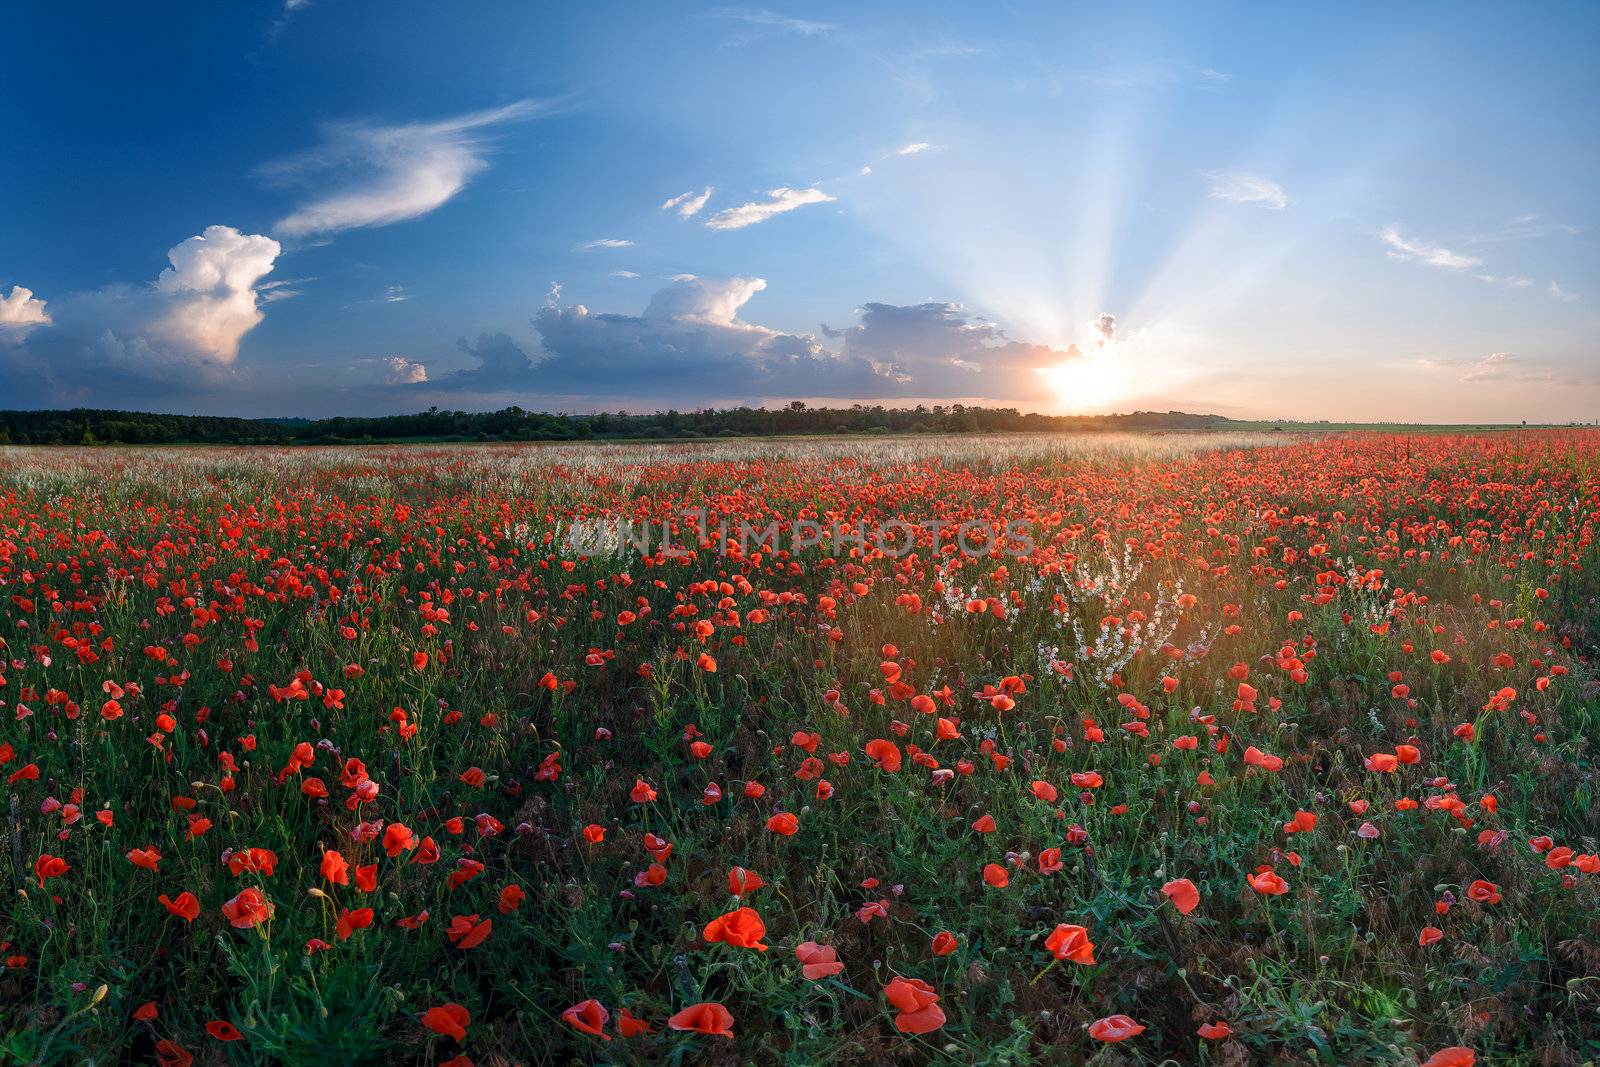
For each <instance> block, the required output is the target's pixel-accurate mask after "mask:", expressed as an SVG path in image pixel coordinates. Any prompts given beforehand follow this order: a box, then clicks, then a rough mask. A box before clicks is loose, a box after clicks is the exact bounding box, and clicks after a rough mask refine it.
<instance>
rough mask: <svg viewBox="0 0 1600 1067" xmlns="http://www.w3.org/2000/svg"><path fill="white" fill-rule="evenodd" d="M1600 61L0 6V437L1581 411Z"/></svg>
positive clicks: (1508, 23) (1572, 8) (1048, 37)
mask: <svg viewBox="0 0 1600 1067" xmlns="http://www.w3.org/2000/svg"><path fill="white" fill-rule="evenodd" d="M1597 45H1600V8H1596V7H1594V6H1593V5H1579V4H1573V5H1540V6H1538V7H1537V8H1527V9H1519V8H1516V7H1513V6H1511V5H1474V4H1438V5H1416V4H1414V5H1406V6H1405V7H1404V8H1397V7H1393V6H1389V5H1360V4H1357V5H1345V6H1342V7H1339V8H1337V9H1333V8H1327V9H1322V10H1318V11H1313V10H1310V9H1309V8H1307V7H1305V6H1303V5H1295V6H1294V7H1292V8H1284V7H1281V6H1269V5H1226V4H1208V5H1195V4H1172V5H1161V4H1151V5H1106V4H1097V5H1061V4H1040V5H1026V4H1006V5H991V4H970V3H950V4H939V3H919V4H903V5H891V4H881V5H855V4H808V5H804V6H793V7H790V6H775V7H771V8H767V7H718V6H697V5H681V4H615V3H589V4H582V5H534V4H509V3H508V4H466V3H463V4H451V5H441V4H436V3H435V4H426V5H425V4H410V3H401V2H392V3H385V4H382V5H373V4H356V3H350V2H345V0H291V2H290V3H288V4H287V5H286V4H285V3H283V2H282V0H276V2H273V3H267V2H262V3H230V4H215V3H193V4H169V5H158V6H155V7H152V6H148V5H141V6H133V5H112V4H104V5H99V6H98V7H97V8H96V9H95V10H94V11H93V13H92V14H91V15H85V14H84V13H83V10H82V9H74V10H73V11H72V12H71V13H69V12H68V10H67V9H65V8H64V7H63V6H62V5H59V4H49V5H47V4H27V3H24V4H19V5H14V6H13V7H12V8H11V9H9V10H8V14H7V32H6V33H5V34H4V35H3V37H0V89H3V90H4V98H5V99H6V100H7V101H8V103H9V106H8V109H7V110H8V116H7V118H6V120H5V126H4V129H5V137H4V139H3V144H4V148H3V150H0V197H3V198H4V204H3V208H0V406H30V407H39V406H68V405H94V406H121V407H139V408H146V409H155V410H171V411H204V412H213V413H220V414H245V415H327V414H370V413H380V412H383V413H387V412H400V411H411V410H418V409H421V408H425V407H427V406H429V405H431V404H439V405H440V406H447V407H465V408H492V407H499V406H504V405H505V404H509V403H519V404H522V405H523V406H525V407H530V408H539V409H545V410H567V411H588V410H596V409H601V408H603V409H607V410H616V409H618V408H624V409H627V410H634V411H638V410H653V409H655V408H658V407H665V406H676V407H680V408H682V407H693V406H701V405H706V404H729V403H762V402H767V403H782V402H787V401H788V400H790V399H795V398H802V399H806V400H809V401H813V402H823V403H845V402H850V401H855V400H861V401H870V402H874V403H879V402H881V403H893V404H902V403H915V402H930V403H938V402H950V401H954V400H960V401H966V402H989V403H1003V404H1006V405H1010V406H1017V407H1021V408H1025V409H1030V410H1041V411H1052V412H1057V411H1061V412H1064V411H1104V410H1131V409H1133V408H1148V407H1156V408H1162V409H1165V408H1172V407H1176V408H1183V409H1186V410H1206V411H1218V412H1222V413H1226V414H1232V415H1239V416H1264V417H1276V416H1286V417H1301V418H1323V417H1325V418H1332V419H1408V420H1420V421H1455V420H1517V419H1524V418H1525V419H1529V420H1530V421H1533V420H1539V421H1544V420H1566V419H1592V418H1594V417H1596V416H1597V414H1600V411H1597V408H1600V355H1597V352H1596V346H1595V339H1596V337H1597V336H1600V332H1597V329H1596V327H1597V326H1600V317H1597V315H1596V311H1595V306H1596V302H1597V301H1600V255H1597V251H1600V248H1597V244H1596V239H1595V233H1596V230H1597V227H1600V218H1597V214H1600V195H1597V193H1600V188H1597V186H1600V179H1597V178H1596V175H1597V174H1600V124H1597V123H1596V122H1595V121H1594V119H1593V115H1594V111H1595V107H1596V104H1597V103H1600V75H1597V74H1596V73H1595V65H1594V64H1593V63H1592V62H1590V60H1592V57H1593V55H1594V53H1595V49H1596V46H1597ZM707 190H709V193H707ZM669 201H675V202H674V203H672V204H671V205H670V206H666V205H668V203H669ZM18 287H20V288H18Z"/></svg>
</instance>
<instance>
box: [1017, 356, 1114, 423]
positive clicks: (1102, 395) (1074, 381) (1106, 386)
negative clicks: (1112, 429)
mask: <svg viewBox="0 0 1600 1067" xmlns="http://www.w3.org/2000/svg"><path fill="white" fill-rule="evenodd" d="M1038 374H1039V377H1041V378H1043V379H1044V383H1045V385H1047V386H1048V387H1049V388H1050V391H1051V392H1052V393H1054V394H1055V397H1056V400H1057V401H1058V402H1059V403H1060V405H1061V407H1062V408H1064V409H1066V410H1068V411H1072V412H1083V413H1090V412H1097V411H1103V410H1108V409H1110V408H1111V407H1113V406H1114V405H1115V404H1116V403H1117V402H1118V401H1119V400H1122V399H1123V398H1124V397H1126V396H1127V395H1128V381H1127V374H1126V372H1125V370H1124V368H1123V367H1122V366H1121V365H1120V364H1119V363H1118V362H1117V361H1116V360H1114V359H1113V358H1112V357H1111V356H1109V355H1108V354H1105V353H1096V354H1094V355H1091V356H1084V357H1082V358H1080V359H1074V360H1068V361H1067V362H1065V363H1057V364H1054V365H1052V366H1049V367H1040V368H1039V369H1038Z"/></svg>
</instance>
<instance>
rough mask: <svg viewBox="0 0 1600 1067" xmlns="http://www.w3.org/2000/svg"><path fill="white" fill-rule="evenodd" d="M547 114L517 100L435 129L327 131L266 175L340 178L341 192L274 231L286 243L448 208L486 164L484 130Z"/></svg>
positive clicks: (432, 125)
mask: <svg viewBox="0 0 1600 1067" xmlns="http://www.w3.org/2000/svg"><path fill="white" fill-rule="evenodd" d="M549 107H550V105H549V104H547V103H542V102H540V101H536V100H521V101H518V102H517V103H514V104H508V105H507V106H505V107H499V108H493V109H490V110H487V111H475V112H472V113H470V114H466V115H458V116H456V117H454V118H449V119H443V120H441V121H438V122H417V123H408V124H405V125H400V126H376V125H370V124H364V123H342V124H339V125H335V126H331V127H329V128H328V130H327V131H326V134H325V137H324V143H323V144H322V146H321V147H319V148H316V149H314V150H312V151H310V152H307V153H304V154H303V155H300V156H296V157H294V158H291V159H288V160H285V161H283V162H281V163H278V164H276V165H274V166H272V167H270V168H268V169H267V171H266V173H267V175H268V177H270V178H273V179H276V180H279V181H284V182H291V181H302V182H303V181H306V180H307V179H308V178H309V177H310V176H311V175H318V176H325V175H327V174H330V173H332V174H335V175H338V176H340V177H341V178H343V179H344V183H343V187H342V188H338V189H336V191H334V192H332V193H327V194H325V195H322V196H319V197H317V198H316V199H313V200H311V201H309V202H308V203H306V204H303V205H301V206H300V207H299V208H297V209H296V210H295V211H294V212H292V213H291V214H289V215H287V216H285V217H284V218H282V219H280V220H279V221H278V223H277V225H276V226H275V227H274V230H275V231H276V232H277V233H279V234H281V235H283V236H286V237H307V236H312V235H321V234H330V233H336V232H338V231H340V230H349V229H355V228H357V227H363V226H387V225H389V224H391V223H395V222H403V221H405V220H407V219H415V218H420V217H421V216H423V215H426V214H428V213H429V212H431V211H434V210H435V209H437V208H438V207H440V206H441V205H443V204H445V203H447V202H448V201H449V200H450V199H451V198H453V197H454V196H456V194H458V193H460V192H461V190H462V189H464V188H466V185H467V183H468V182H469V181H470V180H471V179H472V177H473V176H474V175H476V174H478V173H479V172H480V171H482V170H483V169H484V168H486V167H487V166H488V165H489V164H488V159H487V156H488V151H489V148H488V145H487V144H486V142H485V140H484V134H485V131H487V130H489V129H490V128H492V127H495V126H499V125H502V124H504V123H508V122H513V121H516V120H518V119H526V118H531V117H532V116H534V115H537V114H540V113H542V112H546V111H548V110H549Z"/></svg>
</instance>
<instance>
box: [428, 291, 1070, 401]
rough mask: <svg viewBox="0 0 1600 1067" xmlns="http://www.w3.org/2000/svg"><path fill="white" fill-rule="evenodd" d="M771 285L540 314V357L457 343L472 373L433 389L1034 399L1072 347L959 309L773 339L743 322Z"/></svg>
mask: <svg viewBox="0 0 1600 1067" xmlns="http://www.w3.org/2000/svg"><path fill="white" fill-rule="evenodd" d="M765 287H766V283H765V282H764V281H762V280H761V279H759V278H728V279H705V278H693V277H685V278H680V279H678V280H677V281H676V282H674V283H673V284H672V285H671V286H668V287H667V288H665V289H662V290H660V291H659V292H657V293H656V294H655V296H653V297H652V298H651V300H650V303H649V305H648V306H647V307H646V308H645V310H644V312H643V313H642V314H640V315H617V314H608V313H603V312H593V311H590V310H589V309H588V308H586V307H583V306H581V305H578V306H574V307H567V308H554V307H550V308H544V309H542V310H541V311H540V312H539V313H538V314H537V315H536V316H535V317H534V319H533V325H534V327H535V329H537V330H538V333H539V336H540V340H541V350H540V351H539V352H536V353H529V352H527V351H526V350H525V349H524V348H523V347H522V346H521V345H519V344H518V343H517V342H516V341H514V340H513V339H512V338H510V337H508V336H507V335H505V334H484V335H481V336H479V337H478V339H477V340H476V341H475V342H465V341H464V342H462V350H463V351H464V352H466V353H467V354H468V355H470V356H471V357H472V358H473V359H474V360H475V361H476V363H477V365H476V366H474V367H471V368H469V369H466V370H461V371H457V372H455V373H453V374H447V375H443V376H438V377H434V378H432V380H430V381H429V382H428V383H427V387H428V388H430V389H435V390H444V391H461V392H471V393H498V392H536V393H542V394H549V395H554V396H566V397H585V396H590V397H606V398H616V397H632V398H640V399H646V400H654V399H663V400H691V401H697V402H714V401H715V402H725V401H729V400H731V399H734V398H741V399H742V398H748V397H752V396H764V397H774V398H776V397H784V396H808V397H824V398H837V399H841V400H888V399H894V398H897V397H989V398H996V399H1017V400H1024V399H1031V398H1033V397H1035V396H1037V395H1038V392H1039V382H1038V376H1037V374H1036V373H1035V372H1036V369H1037V368H1039V367H1045V366H1050V365H1054V364H1058V363H1061V362H1062V361H1063V360H1066V359H1070V358H1073V357H1075V356H1076V355H1077V350H1076V349H1074V348H1068V349H1067V350H1065V351H1060V350H1056V349H1051V348H1048V347H1046V346H1043V345H1033V344H1027V343H1025V342H1021V341H1013V340H1011V339H1010V338H1008V337H1007V336H1006V335H1005V334H1004V333H1003V332H1002V331H1001V330H1000V329H999V328H998V327H996V326H994V325H993V324H992V323H987V322H983V321H981V320H976V319H972V318H970V317H969V316H968V315H967V314H966V313H965V311H964V310H963V309H962V308H961V307H960V305H957V304H939V303H929V304H916V305H910V306H906V307H900V306H896V305H892V304H876V303H875V304H866V305H864V306H863V307H862V308H861V309H860V311H859V315H860V321H859V322H858V323H857V324H856V325H854V326H851V327H848V328H845V329H840V330H835V329H832V328H830V327H828V326H826V325H824V326H823V327H822V334H823V336H824V337H826V338H829V339H831V340H835V341H838V342H840V345H839V351H837V352H834V351H831V350H829V349H828V348H825V347H824V346H823V345H822V343H821V342H819V341H818V340H817V338H816V337H815V336H814V335H812V334H792V333H783V332H781V331H778V330H772V329H769V328H767V327H765V326H759V325H756V324H754V323H750V322H746V321H744V320H742V319H740V318H739V313H740V311H741V309H742V308H743V307H744V306H745V304H746V303H747V302H749V300H750V299H751V297H753V296H754V295H755V294H756V293H759V292H761V291H762V290H763V289H764V288H765Z"/></svg>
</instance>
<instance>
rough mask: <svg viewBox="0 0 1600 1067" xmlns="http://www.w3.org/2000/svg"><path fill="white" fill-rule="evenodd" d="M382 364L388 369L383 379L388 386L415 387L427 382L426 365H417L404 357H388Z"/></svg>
mask: <svg viewBox="0 0 1600 1067" xmlns="http://www.w3.org/2000/svg"><path fill="white" fill-rule="evenodd" d="M383 363H384V365H385V366H386V367H388V368H389V369H388V372H387V373H386V374H385V375H384V379H383V380H384V381H385V382H386V383H387V384H389V385H416V384H418V383H420V382H425V381H427V380H428V368H427V365H426V364H423V363H417V362H415V361H413V360H409V359H406V358H405V357H404V356H389V357H388V358H387V359H385V360H384V361H383Z"/></svg>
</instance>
